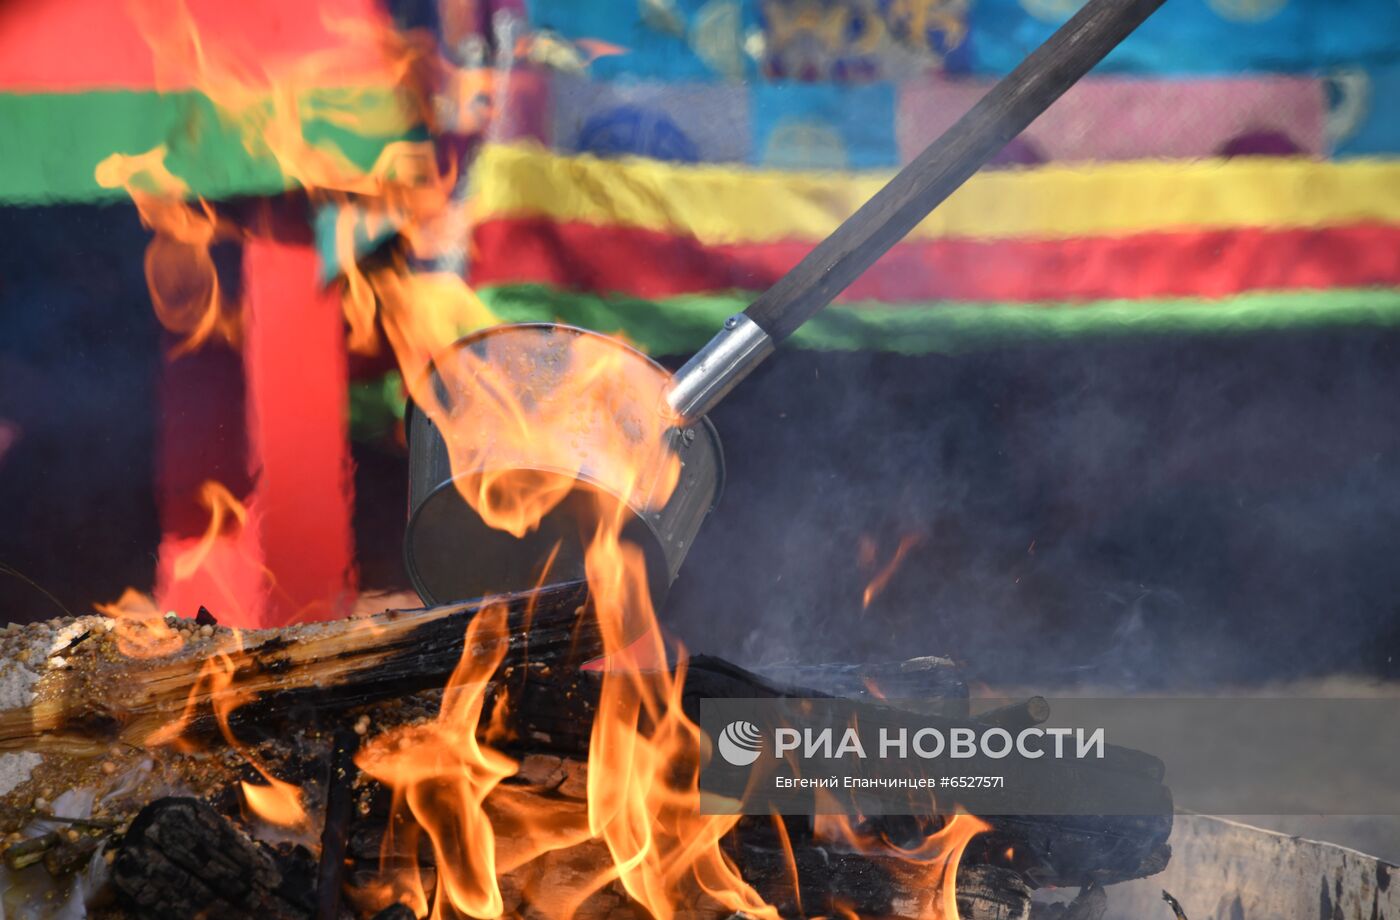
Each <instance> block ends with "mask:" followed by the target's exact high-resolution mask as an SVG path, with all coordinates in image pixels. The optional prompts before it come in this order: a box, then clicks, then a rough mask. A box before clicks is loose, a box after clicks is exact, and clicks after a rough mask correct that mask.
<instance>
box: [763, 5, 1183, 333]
mask: <svg viewBox="0 0 1400 920" xmlns="http://www.w3.org/2000/svg"><path fill="white" fill-rule="evenodd" d="M1164 2H1165V0H1089V2H1088V3H1086V4H1085V5H1084V7H1083V9H1081V10H1080V11H1079V12H1078V13H1076V14H1075V15H1074V17H1073V18H1072V19H1070V21H1069V22H1067V23H1065V24H1064V25H1063V26H1062V27H1061V28H1060V29H1059V31H1057V32H1056V33H1055V34H1054V35H1052V36H1050V38H1049V40H1048V41H1046V42H1045V44H1043V45H1041V46H1040V47H1039V48H1037V49H1036V50H1035V51H1034V52H1033V53H1032V54H1031V56H1030V57H1028V58H1026V59H1025V60H1024V61H1023V62H1021V66H1020V67H1017V68H1016V69H1015V70H1013V71H1012V72H1011V73H1010V74H1008V75H1007V76H1006V78H1005V79H1003V80H1002V81H1001V82H1000V83H998V84H997V85H996V86H994V87H993V88H992V90H991V92H989V93H987V95H986V96H984V97H982V99H981V101H979V102H978V103H977V104H976V105H975V106H973V107H972V110H971V111H970V112H968V113H967V114H966V115H964V116H963V117H962V118H961V119H959V121H958V123H957V124H955V125H953V127H951V128H949V129H948V131H947V133H945V134H944V135H943V136H942V137H940V138H939V139H938V140H936V141H934V142H933V143H932V144H930V145H929V147H928V149H926V150H925V151H924V152H923V153H921V154H919V156H918V158H917V159H915V160H914V161H913V162H912V163H910V164H909V165H908V166H906V167H904V169H902V170H900V171H899V174H898V175H896V176H895V177H894V178H893V179H891V180H890V181H889V184H887V185H886V186H885V187H884V188H882V189H880V191H878V192H876V193H875V196H874V197H873V198H871V199H870V200H869V201H867V202H866V203H865V204H864V205H862V206H861V208H860V210H858V211H856V213H855V214H852V215H851V217H850V218H849V219H848V220H847V221H846V222H845V223H843V224H842V225H841V226H839V227H837V228H836V231H835V232H834V233H832V234H831V236H829V237H827V238H826V239H825V240H823V241H822V242H821V243H819V244H818V245H817V247H816V248H815V249H813V250H812V251H811V252H810V253H808V255H807V257H806V258H805V259H803V260H802V261H801V262H799V263H798V264H797V266H796V267H794V268H793V269H792V271H790V272H788V273H787V274H786V275H784V276H783V277H781V278H779V279H778V281H777V283H776V284H774V285H773V286H772V287H771V288H769V289H768V290H767V291H765V292H764V293H763V294H761V295H759V297H758V299H757V300H755V301H754V302H753V303H752V304H750V305H749V308H748V309H747V310H745V311H744V312H745V313H746V314H748V316H749V318H750V319H752V320H753V321H754V322H755V323H757V324H758V325H759V326H761V327H763V330H764V331H765V332H767V333H768V334H769V335H770V336H771V337H772V338H773V340H774V341H775V342H781V341H782V340H783V339H785V338H787V337H788V336H789V335H791V334H792V333H793V331H795V330H796V329H797V327H799V326H801V325H802V324H803V323H805V322H806V321H807V320H808V319H810V318H811V317H812V315H813V314H815V313H816V312H817V311H818V310H820V309H821V308H822V307H824V306H826V305H827V304H829V303H831V301H832V300H833V299H834V298H835V297H836V295H837V294H839V293H841V292H842V291H843V290H845V289H846V287H847V286H848V285H850V283H851V282H852V281H854V280H856V278H858V277H860V275H861V273H862V272H864V271H865V270H866V269H867V268H869V267H870V266H871V265H873V264H874V262H875V260H876V259H878V258H880V256H882V255H884V254H885V252H887V251H888V250H889V248H890V247H891V246H893V245H894V244H895V243H897V242H899V241H900V240H901V239H903V238H904V236H905V235H906V234H908V233H909V231H910V230H913V229H914V227H915V226H916V225H917V224H918V223H919V221H921V220H923V219H924V218H925V217H927V216H928V214H929V212H930V211H932V210H933V209H934V208H936V207H938V205H939V204H941V203H942V202H943V200H944V199H945V198H947V197H948V196H949V195H951V194H952V193H953V192H954V191H956V190H957V188H958V186H960V185H962V184H963V183H964V182H966V181H967V180H968V178H969V177H970V176H971V175H972V174H973V173H975V172H977V170H979V169H981V168H982V165H983V164H984V163H986V162H987V161H988V160H989V159H991V158H992V157H993V156H995V155H996V154H997V153H998V152H999V151H1000V150H1001V149H1002V148H1003V147H1005V146H1006V145H1007V143H1008V142H1010V140H1011V139H1012V138H1014V137H1015V136H1016V135H1018V134H1020V133H1021V132H1022V131H1024V130H1025V129H1026V127H1027V126H1029V125H1030V123H1031V122H1033V121H1035V119H1036V118H1037V117H1038V116H1039V115H1040V113H1042V112H1044V111H1045V110H1046V109H1048V108H1049V107H1050V106H1051V104H1052V103H1054V101H1055V100H1056V99H1058V98H1060V96H1062V95H1063V94H1064V92H1065V90H1067V89H1069V88H1070V87H1071V86H1073V85H1074V84H1075V83H1076V82H1078V80H1079V78H1080V77H1082V76H1084V75H1085V74H1086V73H1088V72H1089V71H1090V69H1092V68H1093V66H1094V65H1095V64H1097V63H1098V62H1099V61H1101V60H1103V59H1104V56H1105V55H1107V54H1108V53H1109V52H1110V51H1112V50H1113V48H1114V47H1115V46H1116V45H1117V44H1118V43H1119V42H1121V41H1122V40H1123V39H1125V38H1127V37H1128V35H1129V33H1131V32H1132V31H1133V30H1134V29H1136V28H1137V27H1138V26H1139V25H1141V24H1142V22H1143V20H1145V19H1146V18H1147V17H1148V16H1150V15H1152V13H1153V12H1154V11H1156V9H1157V8H1158V7H1159V6H1161V5H1162V4H1163V3H1164Z"/></svg>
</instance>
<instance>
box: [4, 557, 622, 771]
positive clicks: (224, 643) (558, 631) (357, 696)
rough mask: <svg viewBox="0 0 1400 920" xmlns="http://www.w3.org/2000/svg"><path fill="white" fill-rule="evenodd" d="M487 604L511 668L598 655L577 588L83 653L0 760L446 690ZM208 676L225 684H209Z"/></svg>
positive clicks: (8, 721)
mask: <svg viewBox="0 0 1400 920" xmlns="http://www.w3.org/2000/svg"><path fill="white" fill-rule="evenodd" d="M486 603H499V604H504V605H505V606H506V608H507V611H508V616H507V624H508V629H509V637H508V642H509V649H508V651H507V653H506V658H507V661H523V660H526V659H528V660H531V661H547V662H551V663H553V665H554V666H556V667H561V668H562V667H576V666H577V665H579V664H581V663H582V662H584V661H586V660H588V659H589V658H592V657H596V656H597V655H598V654H601V651H602V645H601V640H600V639H599V637H598V636H597V634H596V631H595V630H593V629H591V628H589V624H590V620H589V614H588V613H587V611H586V605H587V589H586V587H585V586H584V585H582V584H580V583H571V584H565V585H557V586H551V587H547V588H543V589H541V590H540V591H538V592H524V593H520V594H513V595H506V596H502V597H500V598H493V599H488V600H487V601H484V602H483V601H477V602H472V603H467V604H455V605H449V606H444V607H435V608H428V609H424V610H407V611H404V610H390V611H386V612H384V613H381V614H378V615H375V616H372V617H364V618H359V619H349V620H338V621H334V622H330V623H317V624H309V625H305V626H296V627H290V628H287V629H282V630H267V631H257V632H244V633H231V632H225V631H221V632H220V633H219V634H218V635H216V636H215V637H214V638H213V639H212V640H210V641H209V642H206V643H203V644H202V645H195V646H191V647H188V648H186V649H185V650H184V651H182V652H179V653H177V654H174V655H170V656H167V657H162V658H153V659H130V658H126V657H123V656H120V655H112V656H111V657H113V658H115V660H111V661H104V660H103V656H102V655H98V654H92V653H89V655H88V657H87V658H86V659H80V658H79V657H78V656H77V655H75V656H74V658H73V662H72V663H71V664H70V666H69V667H66V668H64V669H60V670H54V671H50V672H49V674H48V675H47V676H46V677H45V678H44V680H43V681H42V682H41V683H40V685H39V688H38V694H37V697H36V699H35V701H34V702H33V704H31V705H30V706H28V707H25V708H21V709H11V710H6V711H3V712H0V751H15V750H22V751H32V752H37V753H48V752H54V753H74V754H80V755H81V754H89V755H94V756H95V755H98V754H101V753H102V752H103V751H105V750H106V749H108V748H109V747H111V746H112V745H113V744H114V743H123V744H129V745H133V746H137V747H142V746H147V745H148V744H149V743H150V742H151V740H152V739H153V738H157V737H159V735H158V733H159V732H160V731H161V730H162V729H163V728H165V727H166V726H168V725H170V724H171V723H172V722H175V721H177V720H180V719H185V720H186V725H185V727H184V733H185V734H190V733H199V732H201V731H203V732H212V731H213V729H214V728H215V722H214V718H213V711H214V706H216V705H218V704H221V703H223V704H227V705H228V707H230V708H231V707H232V706H233V705H235V703H246V705H241V706H239V708H238V716H239V717H240V718H243V719H246V720H248V721H254V722H255V721H258V720H259V719H261V718H267V717H271V716H272V715H275V714H276V713H278V712H285V711H287V710H288V709H290V708H298V709H300V710H302V711H304V710H305V709H306V708H310V709H312V710H324V709H345V708H348V707H355V706H361V705H364V704H367V703H372V702H376V701H379V700H384V699H390V698H397V697H402V696H406V695H408V694H412V693H414V692H417V691H419V690H425V689H432V688H437V687H441V686H442V685H443V684H445V683H446V681H447V678H448V676H449V675H450V674H451V673H452V670H453V668H455V667H456V666H457V663H458V662H459V661H460V660H461V658H462V655H463V652H464V649H463V642H464V639H465V631H466V624H467V623H468V622H469V621H470V620H471V618H472V617H473V616H475V615H476V613H477V612H478V611H479V610H480V609H482V607H483V606H484V604H486ZM527 625H528V628H527ZM85 645H87V643H85ZM465 651H467V652H468V653H479V652H480V651H481V650H475V651H473V650H465ZM211 671H218V672H219V673H221V674H222V675H223V677H221V678H220V679H218V680H212V679H209V677H208V675H210V673H211Z"/></svg>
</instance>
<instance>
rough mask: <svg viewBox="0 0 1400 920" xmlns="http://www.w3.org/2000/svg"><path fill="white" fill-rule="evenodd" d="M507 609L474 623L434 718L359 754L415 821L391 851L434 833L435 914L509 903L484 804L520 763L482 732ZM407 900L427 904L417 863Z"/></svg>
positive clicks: (390, 843)
mask: <svg viewBox="0 0 1400 920" xmlns="http://www.w3.org/2000/svg"><path fill="white" fill-rule="evenodd" d="M505 612H506V611H505V608H504V607H500V606H492V607H488V608H487V609H486V610H484V611H482V612H481V613H480V614H478V615H477V617H476V618H475V619H474V620H472V622H471V623H470V624H468V626H467V638H466V646H465V647H466V649H467V651H466V652H465V653H464V654H463V655H462V660H461V661H460V662H459V663H458V664H457V667H456V669H455V670H454V671H453V673H452V677H451V679H450V680H449V681H448V684H447V689H446V690H445V691H444V693H443V699H442V709H441V711H440V712H439V714H438V717H437V720H436V721H434V722H433V723H431V724H429V725H424V726H416V727H410V728H405V729H400V730H397V731H394V732H390V733H387V734H386V735H384V736H381V737H380V738H378V739H376V740H375V743H374V744H373V745H371V746H370V747H369V748H367V749H366V750H364V751H362V752H361V753H360V754H359V756H358V757H357V758H356V761H357V763H359V765H360V768H361V769H362V770H364V771H365V772H366V773H367V774H369V775H370V776H372V777H374V778H376V779H378V780H379V781H380V782H382V783H384V784H385V785H386V786H389V787H390V788H392V789H393V790H394V807H395V811H396V812H399V811H401V810H403V809H404V808H406V809H407V811H408V813H409V814H411V815H412V817H413V820H414V823H413V824H409V825H408V827H409V828H410V829H411V830H410V832H409V833H408V834H407V835H406V838H405V839H403V840H399V841H395V839H394V835H393V834H392V833H390V834H387V835H386V837H385V843H384V847H385V853H386V855H393V854H395V853H397V852H403V853H406V854H412V856H413V859H411V860H409V862H410V863H411V864H413V865H415V866H416V858H417V853H418V834H417V828H422V830H423V831H424V832H425V833H426V834H427V835H428V839H429V840H430V841H431V843H432V847H433V855H434V856H435V857H436V860H435V862H436V865H437V867H438V873H437V893H436V897H435V898H434V899H433V904H434V909H433V916H434V917H441V916H453V914H451V913H449V912H448V910H449V908H450V909H452V910H455V911H459V912H460V913H462V914H466V915H467V916H471V917H497V916H500V914H501V913H502V911H503V909H504V907H503V901H502V897H501V889H500V885H499V884H498V883H497V880H496V847H495V833H494V831H493V830H492V826H491V822H490V820H489V819H488V818H487V816H486V813H485V811H484V809H483V804H482V803H483V802H484V801H485V799H486V796H487V795H488V794H490V792H491V791H492V790H493V789H495V787H496V785H497V784H498V783H499V782H500V781H501V780H503V779H505V778H506V777H507V776H510V775H511V774H512V773H514V772H515V770H516V763H515V761H513V760H511V759H510V758H509V757H506V756H505V755H504V754H502V753H500V752H499V751H496V750H494V749H492V748H490V747H487V746H483V745H482V744H480V743H479V742H478V740H477V734H478V729H479V727H480V723H481V713H482V707H483V705H484V703H485V700H486V690H487V681H488V680H489V679H490V677H491V675H492V674H494V673H495V671H496V668H497V667H498V666H499V665H500V663H501V660H502V658H504V657H505V652H506V646H507V641H506V640H507V635H506V618H505ZM400 881H401V882H403V883H405V884H404V887H405V888H406V890H405V891H402V892H401V893H400V896H399V900H402V901H404V903H407V904H408V905H409V907H411V908H412V909H413V911H414V913H415V914H417V915H420V916H421V915H422V914H425V913H426V912H427V909H428V904H427V898H426V895H425V893H424V890H423V884H422V879H421V877H420V876H419V873H418V871H417V869H416V868H415V869H414V870H413V871H412V872H411V873H410V874H409V875H408V876H407V877H406V878H403V879H401V880H400Z"/></svg>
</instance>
